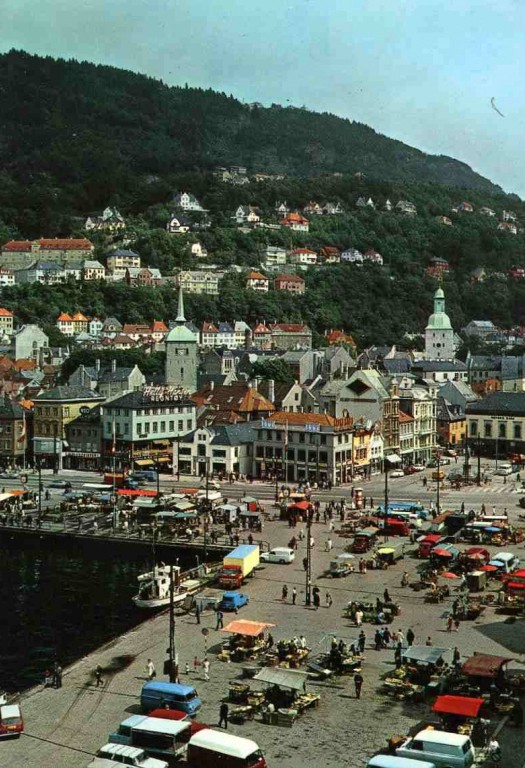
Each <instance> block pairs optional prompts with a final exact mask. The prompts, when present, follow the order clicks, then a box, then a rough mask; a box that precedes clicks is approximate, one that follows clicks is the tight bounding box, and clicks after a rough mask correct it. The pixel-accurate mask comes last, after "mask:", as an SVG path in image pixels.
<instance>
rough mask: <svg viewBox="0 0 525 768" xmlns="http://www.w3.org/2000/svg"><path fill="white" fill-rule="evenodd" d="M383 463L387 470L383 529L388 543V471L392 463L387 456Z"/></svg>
mask: <svg viewBox="0 0 525 768" xmlns="http://www.w3.org/2000/svg"><path fill="white" fill-rule="evenodd" d="M383 463H384V469H385V517H384V521H385V523H384V529H383V530H384V537H383V538H384V541H385V543H386V542H387V541H388V533H387V530H388V529H387V524H386V521H387V518H388V470H389V465H390V462H389V460H388V458H387V457H386V456H385V458H384V460H383Z"/></svg>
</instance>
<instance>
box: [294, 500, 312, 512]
mask: <svg viewBox="0 0 525 768" xmlns="http://www.w3.org/2000/svg"><path fill="white" fill-rule="evenodd" d="M290 506H291V507H295V508H296V509H303V510H304V511H305V512H307V511H308V510H309V509H310V507H311V506H312V505H311V504H310V502H309V501H293V502H292V503H291V504H290Z"/></svg>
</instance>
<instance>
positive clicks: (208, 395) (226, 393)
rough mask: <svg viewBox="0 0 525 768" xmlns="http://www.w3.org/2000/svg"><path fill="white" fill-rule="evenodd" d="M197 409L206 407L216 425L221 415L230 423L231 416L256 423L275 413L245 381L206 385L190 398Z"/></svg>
mask: <svg viewBox="0 0 525 768" xmlns="http://www.w3.org/2000/svg"><path fill="white" fill-rule="evenodd" d="M191 399H192V400H193V402H194V403H195V405H196V406H197V408H202V407H206V408H207V410H208V412H209V413H210V414H212V421H213V423H214V424H216V423H217V422H218V421H220V420H221V418H220V415H221V414H222V415H223V418H224V420H225V422H231V421H232V420H233V419H232V414H236V415H237V416H238V417H240V420H242V421H256V420H258V419H261V418H264V417H266V416H268V415H269V414H271V413H272V412H273V411H275V406H274V404H273V403H271V402H270V401H269V400H267V399H266V398H265V397H263V395H261V394H260V392H258V391H257V390H256V389H255V388H254V387H251V386H250V385H249V384H247V383H246V382H245V381H234V382H233V384H230V385H229V386H225V385H213V384H206V386H204V387H203V388H202V389H199V391H198V392H195V394H193V395H192V396H191Z"/></svg>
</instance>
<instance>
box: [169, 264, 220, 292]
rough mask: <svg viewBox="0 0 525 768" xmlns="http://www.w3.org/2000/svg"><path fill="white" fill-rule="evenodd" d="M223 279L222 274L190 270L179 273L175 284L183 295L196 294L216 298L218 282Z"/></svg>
mask: <svg viewBox="0 0 525 768" xmlns="http://www.w3.org/2000/svg"><path fill="white" fill-rule="evenodd" d="M223 277H224V272H208V271H204V270H192V271H186V272H180V273H179V276H178V279H177V282H178V285H179V287H180V288H182V290H183V291H184V293H197V294H206V295H207V296H218V295H219V282H220V280H221V279H222V278H223Z"/></svg>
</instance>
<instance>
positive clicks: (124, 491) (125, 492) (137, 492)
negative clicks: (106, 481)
mask: <svg viewBox="0 0 525 768" xmlns="http://www.w3.org/2000/svg"><path fill="white" fill-rule="evenodd" d="M117 493H118V495H119V496H156V495H157V491H147V490H142V489H141V488H136V489H131V488H118V490H117Z"/></svg>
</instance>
